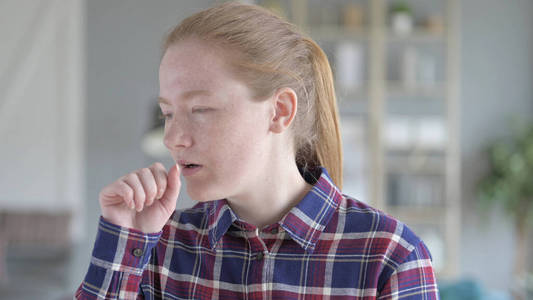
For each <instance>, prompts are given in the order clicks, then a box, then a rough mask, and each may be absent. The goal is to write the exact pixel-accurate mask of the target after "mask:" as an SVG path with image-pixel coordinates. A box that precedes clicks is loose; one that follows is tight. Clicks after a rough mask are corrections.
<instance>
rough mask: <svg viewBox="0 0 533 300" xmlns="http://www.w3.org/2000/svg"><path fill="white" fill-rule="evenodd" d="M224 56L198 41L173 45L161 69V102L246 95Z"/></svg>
mask: <svg viewBox="0 0 533 300" xmlns="http://www.w3.org/2000/svg"><path fill="white" fill-rule="evenodd" d="M225 52H226V51H221V48H220V47H216V46H211V45H210V44H207V43H206V42H203V41H198V40H185V41H180V42H178V43H176V44H174V45H171V46H170V47H169V48H168V49H167V50H166V51H165V54H164V55H163V58H162V60H161V64H160V66H159V85H160V86H159V87H160V91H159V93H160V98H163V99H167V100H171V101H172V102H173V101H175V100H174V99H176V98H180V97H183V98H185V97H186V96H210V95H211V96H212V95H213V94H216V95H217V96H222V95H224V94H228V95H229V94H231V93H242V92H245V90H246V87H245V86H244V83H243V82H241V81H240V80H238V79H237V78H236V77H235V76H234V75H235V74H233V73H232V72H231V71H230V67H229V64H228V59H229V58H228V56H227V55H226V54H225ZM206 98H207V97H206ZM160 102H161V101H160ZM166 102H169V101H166Z"/></svg>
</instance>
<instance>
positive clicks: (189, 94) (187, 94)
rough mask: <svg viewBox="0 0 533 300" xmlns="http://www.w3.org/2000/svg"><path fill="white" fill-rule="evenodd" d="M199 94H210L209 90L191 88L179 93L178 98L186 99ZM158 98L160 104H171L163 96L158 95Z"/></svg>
mask: <svg viewBox="0 0 533 300" xmlns="http://www.w3.org/2000/svg"><path fill="white" fill-rule="evenodd" d="M201 95H205V96H211V92H210V91H208V90H192V91H187V92H184V93H183V94H181V97H180V98H182V99H183V100H187V99H191V98H193V97H197V96H201ZM158 99H159V100H158V101H159V103H160V104H161V103H164V104H168V105H172V104H171V103H170V101H169V100H167V99H165V98H162V97H158Z"/></svg>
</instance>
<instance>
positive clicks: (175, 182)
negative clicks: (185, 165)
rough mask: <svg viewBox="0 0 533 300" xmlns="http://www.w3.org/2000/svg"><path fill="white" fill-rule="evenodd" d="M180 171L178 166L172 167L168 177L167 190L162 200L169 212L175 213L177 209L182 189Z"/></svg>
mask: <svg viewBox="0 0 533 300" xmlns="http://www.w3.org/2000/svg"><path fill="white" fill-rule="evenodd" d="M180 173H181V172H180V169H179V167H178V165H177V164H175V165H174V166H172V168H170V170H169V172H168V177H167V189H166V191H165V194H164V195H163V198H161V202H162V204H163V205H164V206H165V207H166V208H167V209H168V211H174V210H175V209H176V201H177V200H178V195H179V193H180V188H181V180H180Z"/></svg>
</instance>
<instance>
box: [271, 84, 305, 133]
mask: <svg viewBox="0 0 533 300" xmlns="http://www.w3.org/2000/svg"><path fill="white" fill-rule="evenodd" d="M271 101H272V105H273V111H274V115H273V117H272V119H271V121H270V122H271V124H270V131H272V132H274V133H282V132H283V131H285V130H286V129H287V128H289V126H290V125H291V123H292V121H293V120H294V116H296V108H297V106H298V96H297V95H296V92H295V91H294V90H293V89H291V88H289V87H284V88H281V89H278V90H277V91H276V92H275V93H274V96H272V99H271Z"/></svg>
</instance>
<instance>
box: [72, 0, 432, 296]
mask: <svg viewBox="0 0 533 300" xmlns="http://www.w3.org/2000/svg"><path fill="white" fill-rule="evenodd" d="M163 50H164V51H163V53H164V55H163V58H162V60H161V65H160V69H159V81H160V98H159V102H160V106H161V111H162V114H163V115H164V117H165V137H164V143H165V145H166V147H167V148H168V150H169V152H170V154H171V155H172V157H173V158H174V160H175V161H176V162H177V164H176V165H175V166H172V168H171V169H170V170H169V172H168V173H167V172H166V170H165V167H164V166H163V165H162V164H160V163H155V164H153V165H151V166H150V167H148V168H143V169H140V170H137V171H134V172H132V173H129V174H127V175H125V176H123V177H121V178H119V179H118V180H117V181H115V182H113V183H112V184H110V185H108V186H106V187H104V188H103V189H102V191H101V192H100V195H99V201H100V206H101V209H102V216H101V218H100V222H99V229H98V235H97V237H96V241H95V245H94V250H93V257H92V260H91V264H90V267H89V270H88V272H87V275H86V277H85V280H84V281H83V283H82V284H81V285H80V287H79V289H78V290H77V292H76V298H78V299H96V298H99V299H400V298H402V299H403V298H405V299H437V298H438V293H437V286H436V281H435V277H434V272H433V268H432V265H431V257H430V253H429V251H428V249H427V248H426V246H425V245H424V243H423V242H422V241H421V240H420V239H419V238H418V237H417V236H416V235H415V234H414V233H413V232H412V231H411V230H410V229H409V228H407V227H406V226H405V225H404V224H402V223H401V222H399V221H397V220H395V219H393V218H392V217H390V216H388V215H386V214H384V213H382V212H380V211H378V210H376V209H373V208H371V207H369V206H367V205H366V204H364V203H362V202H359V201H358V200H356V199H354V198H352V197H350V196H348V195H344V194H342V192H341V186H342V152H341V140H340V129H339V122H338V119H339V117H338V113H337V105H336V99H335V91H334V87H333V80H332V72H331V69H330V66H329V64H328V60H327V57H326V56H325V54H324V52H323V51H322V50H321V49H320V48H319V46H318V45H317V44H316V43H315V42H313V41H312V40H311V39H310V38H309V37H306V36H305V35H303V34H302V33H300V32H298V31H297V30H296V28H294V26H293V25H291V24H290V23H287V22H286V21H283V20H282V19H280V18H278V17H277V16H275V15H273V14H272V13H270V12H268V11H267V10H265V9H263V8H261V7H258V6H253V5H245V4H240V3H237V2H227V3H224V4H219V5H216V6H213V7H211V8H209V9H207V10H204V11H201V12H199V13H197V14H194V15H192V16H190V17H189V18H187V19H185V20H184V21H183V22H182V23H181V24H179V26H177V27H176V28H175V29H174V30H173V31H171V32H170V34H169V35H168V37H167V39H166V41H165V44H164V47H163ZM180 174H182V175H183V176H184V178H185V180H186V181H187V193H188V194H189V196H190V197H191V198H192V199H195V200H197V201H198V202H199V203H198V204H197V205H195V206H194V207H192V208H190V209H185V210H177V211H176V210H175V208H176V200H177V197H178V194H179V193H180V187H181V182H180V177H179V175H180Z"/></svg>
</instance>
